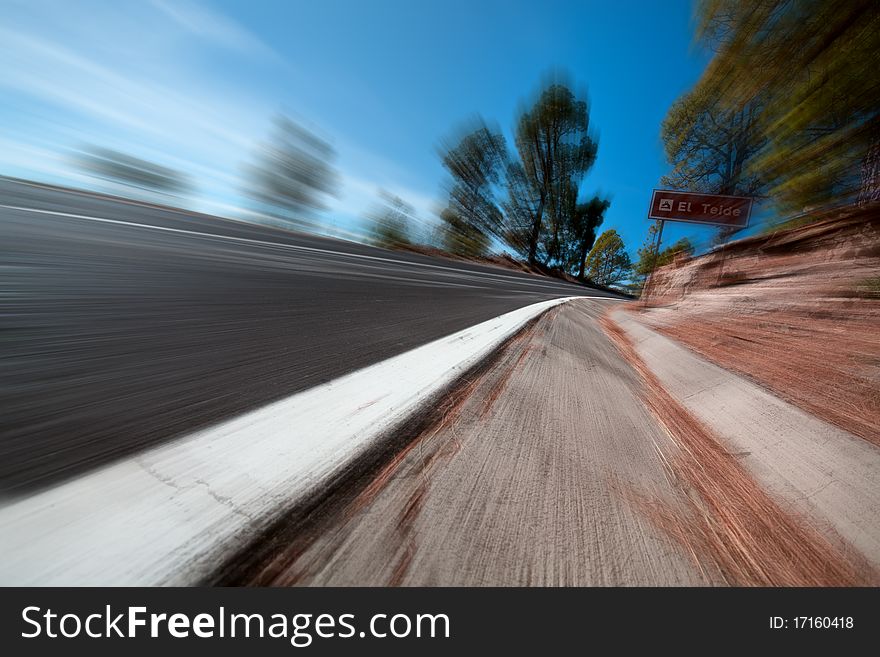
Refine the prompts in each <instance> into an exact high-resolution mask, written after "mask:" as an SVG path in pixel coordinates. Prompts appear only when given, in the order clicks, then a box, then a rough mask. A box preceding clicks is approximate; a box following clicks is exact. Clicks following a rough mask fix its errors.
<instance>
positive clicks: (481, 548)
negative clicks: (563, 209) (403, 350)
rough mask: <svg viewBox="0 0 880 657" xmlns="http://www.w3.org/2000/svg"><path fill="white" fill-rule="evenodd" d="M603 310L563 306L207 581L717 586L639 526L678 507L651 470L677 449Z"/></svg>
mask: <svg viewBox="0 0 880 657" xmlns="http://www.w3.org/2000/svg"><path fill="white" fill-rule="evenodd" d="M607 308H608V304H607V302H603V301H596V300H573V301H570V302H569V303H566V304H564V305H562V306H559V307H557V308H554V309H551V310H550V311H548V312H547V313H545V314H544V315H543V316H542V317H541V318H540V319H539V320H538V322H537V323H536V324H535V325H534V326H533V327H532V329H531V330H530V331H526V332H525V333H524V334H522V335H521V336H520V338H519V339H518V340H517V341H515V342H514V343H512V344H510V345H509V346H508V347H507V348H506V349H505V350H504V352H503V353H502V354H501V356H500V358H498V360H497V361H496V362H495V363H494V365H493V366H492V367H491V369H489V370H488V371H487V372H486V373H485V374H484V375H483V376H482V377H480V378H479V379H475V380H474V381H473V382H472V385H471V386H469V388H468V389H467V391H466V394H465V395H464V396H463V397H462V398H461V399H460V400H457V401H456V403H454V404H451V405H450V406H449V407H448V408H447V409H446V411H445V412H444V413H443V421H442V422H440V423H439V424H438V425H433V426H429V427H428V428H427V429H426V431H424V432H423V433H422V434H421V435H420V436H418V437H417V438H416V439H415V440H413V441H412V442H411V443H410V445H409V446H408V447H407V448H406V449H405V450H404V451H403V452H402V453H401V454H400V455H399V456H398V457H397V458H396V459H394V460H393V461H392V462H390V463H389V464H388V466H387V467H386V468H385V469H383V470H381V471H380V472H378V473H375V474H373V475H372V477H370V478H369V479H368V481H366V482H363V483H362V485H361V486H360V487H359V488H358V489H357V490H349V491H348V492H347V493H346V494H345V495H342V496H340V498H339V499H338V500H336V502H335V504H327V505H325V508H324V509H322V510H321V512H320V513H313V514H312V516H311V518H317V519H318V520H317V521H315V520H313V519H306V521H305V522H303V520H302V519H295V520H292V521H291V522H290V524H288V525H285V523H284V522H279V523H277V524H276V526H275V528H274V530H273V532H272V533H270V534H269V535H267V536H264V537H263V539H262V540H261V541H260V542H259V543H258V544H257V545H256V546H255V549H248V550H243V551H242V552H241V553H240V554H239V555H238V559H237V560H236V561H233V562H231V563H228V564H226V565H225V566H224V567H223V568H221V569H220V570H219V572H220V573H222V575H223V576H222V577H221V579H220V582H222V583H226V584H259V585H331V586H332V585H335V586H350V585H361V586H364V585H367V586H397V585H407V586H623V585H627V586H633V585H640V586H644V585H654V586H675V585H691V586H694V585H707V584H719V583H723V582H724V579H723V577H722V576H721V574H720V573H719V571H718V569H717V568H716V567H715V565H714V563H713V560H712V558H711V555H694V554H692V553H691V552H689V551H688V550H687V549H686V548H685V547H683V546H682V545H681V544H679V543H678V542H676V541H674V540H673V539H672V538H670V537H669V536H668V535H666V534H664V532H663V531H662V530H661V529H660V528H659V527H658V526H657V525H656V524H655V523H654V522H653V521H652V519H651V517H650V513H648V512H647V509H648V508H650V506H651V505H656V504H658V503H659V502H660V501H662V502H663V503H664V504H666V505H669V506H670V507H675V508H683V507H685V506H686V500H687V494H686V492H685V491H684V490H683V489H682V488H681V487H680V486H678V485H676V484H675V483H674V481H673V480H672V479H670V476H669V474H668V472H667V468H666V465H665V462H664V456H663V455H664V454H670V453H674V452H675V451H676V449H677V448H676V445H675V444H674V442H673V441H672V440H671V439H670V437H669V435H668V434H667V432H666V431H665V430H664V428H663V427H662V426H661V425H660V423H658V422H657V420H656V419H655V418H654V417H653V416H652V415H651V413H650V412H649V410H648V409H647V408H646V407H645V405H644V404H643V402H642V400H641V398H640V387H641V384H640V380H639V378H638V375H637V374H636V372H635V371H633V369H632V368H631V367H630V366H629V364H628V363H627V362H626V361H625V360H624V359H623V358H621V355H620V353H619V352H618V350H617V349H616V348H615V346H614V344H613V343H612V342H611V341H610V340H609V339H608V337H607V336H606V335H605V334H604V333H603V331H602V329H601V327H600V326H599V322H598V320H599V318H600V317H601V316H602V314H603V313H604V311H605V310H606V309H607ZM640 500H641V501H643V502H644V504H641V503H640V502H639V501H640ZM697 558H698V559H699V561H697Z"/></svg>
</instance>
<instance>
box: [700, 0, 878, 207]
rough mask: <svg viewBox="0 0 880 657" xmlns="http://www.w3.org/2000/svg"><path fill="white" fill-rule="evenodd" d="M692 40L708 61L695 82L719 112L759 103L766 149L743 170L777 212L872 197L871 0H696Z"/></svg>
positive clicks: (874, 36) (874, 44)
mask: <svg viewBox="0 0 880 657" xmlns="http://www.w3.org/2000/svg"><path fill="white" fill-rule="evenodd" d="M696 15H697V22H698V36H699V37H700V38H701V39H702V40H703V42H704V43H707V44H708V45H710V46H711V47H712V48H713V49H714V50H715V55H714V57H713V59H712V61H711V62H710V64H709V66H708V68H707V70H706V72H705V73H704V75H703V77H702V79H701V80H700V82H699V84H698V89H699V92H700V93H701V94H705V95H707V96H708V97H710V98H713V99H716V100H717V102H718V103H719V104H720V106H722V107H724V109H725V111H730V112H737V111H742V109H743V108H745V107H748V106H749V104H750V103H753V102H755V101H756V100H757V99H761V105H760V112H759V113H758V115H757V117H756V119H757V121H756V127H757V129H758V130H759V131H760V133H761V135H762V137H763V139H764V140H765V141H766V146H765V147H763V148H762V149H761V151H760V153H758V154H757V155H756V156H755V157H754V158H753V160H752V163H751V164H750V165H749V166H748V170H749V172H750V174H751V175H754V176H756V177H758V178H759V179H761V180H763V181H765V182H766V183H767V184H768V186H769V193H770V194H771V195H772V196H773V198H774V200H775V201H776V202H777V204H778V205H779V206H780V208H781V209H783V210H787V211H802V210H805V209H809V208H816V207H823V206H829V205H835V204H840V203H850V202H854V201H856V200H858V199H864V198H865V197H866V196H870V195H871V192H870V191H867V190H868V189H869V188H872V187H873V188H876V175H877V173H876V171H874V173H871V172H872V171H873V170H874V167H872V165H871V161H872V160H871V157H872V155H871V153H873V152H875V151H874V149H875V147H876V145H877V143H878V141H880V5H878V3H877V1H876V0H849V1H848V2H835V1H834V0H699V2H698V3H697V12H696Z"/></svg>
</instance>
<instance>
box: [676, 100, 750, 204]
mask: <svg viewBox="0 0 880 657" xmlns="http://www.w3.org/2000/svg"><path fill="white" fill-rule="evenodd" d="M759 107H760V106H759V104H758V103H757V102H750V103H748V104H747V105H746V106H744V107H743V108H741V109H738V110H727V109H725V108H724V107H722V106H721V105H720V104H719V103H718V102H717V101H716V100H715V99H713V98H712V97H711V96H710V95H709V94H708V93H707V92H706V90H705V89H703V88H700V87H698V88H697V89H695V90H693V91H691V92H690V93H687V94H685V95H684V96H682V97H681V98H679V99H678V100H677V101H675V103H673V105H672V107H671V108H670V109H669V112H667V114H666V118H665V119H664V120H663V124H662V127H661V130H660V135H661V138H662V139H663V146H664V148H665V150H666V159H667V160H668V161H669V163H670V164H671V165H672V166H673V169H672V172H671V173H669V174H668V175H665V176H663V178H662V179H661V181H660V182H661V184H662V185H663V186H665V187H669V188H671V189H681V190H687V191H692V192H703V193H706V194H728V195H733V196H737V195H741V196H757V195H759V194H760V192H761V189H762V187H763V185H762V183H761V180H760V179H759V178H758V177H757V176H756V175H753V174H749V173H748V171H747V166H748V164H750V163H751V160H752V158H753V157H754V156H755V154H756V153H758V152H759V151H760V150H761V148H762V147H763V145H764V143H765V142H766V140H765V139H764V137H763V135H762V134H761V132H760V131H759V130H758V129H757V128H756V126H755V123H756V121H757V116H758V112H759Z"/></svg>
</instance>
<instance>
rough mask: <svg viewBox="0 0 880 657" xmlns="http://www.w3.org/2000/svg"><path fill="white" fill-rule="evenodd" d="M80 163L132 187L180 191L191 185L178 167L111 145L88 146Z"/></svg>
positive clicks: (92, 171)
mask: <svg viewBox="0 0 880 657" xmlns="http://www.w3.org/2000/svg"><path fill="white" fill-rule="evenodd" d="M77 163H78V164H79V166H80V167H82V168H83V169H84V170H85V171H87V172H88V173H90V174H92V175H94V176H97V177H98V178H103V179H104V180H110V181H112V182H115V183H119V184H122V185H127V186H129V187H137V188H139V189H145V190H149V191H153V192H162V193H165V194H179V193H182V192H185V191H186V190H187V189H188V187H189V185H188V183H187V181H186V179H185V178H184V176H183V174H182V173H180V172H179V171H175V170H174V169H169V168H168V167H163V166H161V165H158V164H155V163H153V162H148V161H146V160H142V159H140V158H137V157H134V156H132V155H128V154H126V153H120V152H119V151H114V150H111V149H109V148H99V147H89V148H87V149H86V150H85V151H84V152H83V153H81V154H80V155H79V156H78V159H77Z"/></svg>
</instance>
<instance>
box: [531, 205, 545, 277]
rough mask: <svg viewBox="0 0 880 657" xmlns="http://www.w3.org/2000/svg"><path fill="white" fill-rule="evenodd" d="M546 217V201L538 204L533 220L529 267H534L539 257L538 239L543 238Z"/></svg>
mask: <svg viewBox="0 0 880 657" xmlns="http://www.w3.org/2000/svg"><path fill="white" fill-rule="evenodd" d="M543 215H544V199H541V201H540V203H538V210H537V211H536V212H535V218H534V219H533V220H532V234H531V236H530V237H529V265H530V266H534V265H535V261H536V260H537V257H538V238H539V237H540V236H541V219H542V218H543Z"/></svg>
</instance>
